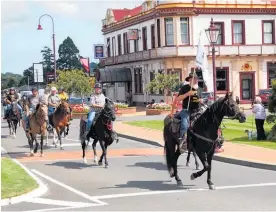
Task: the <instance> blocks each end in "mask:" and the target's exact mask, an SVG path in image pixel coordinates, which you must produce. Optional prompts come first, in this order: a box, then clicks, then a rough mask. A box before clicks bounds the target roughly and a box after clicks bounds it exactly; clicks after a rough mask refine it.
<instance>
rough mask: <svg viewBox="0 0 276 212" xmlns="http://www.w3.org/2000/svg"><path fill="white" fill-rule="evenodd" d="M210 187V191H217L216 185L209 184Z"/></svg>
mask: <svg viewBox="0 0 276 212" xmlns="http://www.w3.org/2000/svg"><path fill="white" fill-rule="evenodd" d="M208 186H209V189H210V190H216V187H215V185H214V184H209V185H208Z"/></svg>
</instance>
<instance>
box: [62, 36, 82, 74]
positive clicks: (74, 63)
mask: <svg viewBox="0 0 276 212" xmlns="http://www.w3.org/2000/svg"><path fill="white" fill-rule="evenodd" d="M58 54H59V59H58V60H57V69H59V70H76V69H81V70H82V65H81V63H80V55H79V50H78V48H77V47H76V46H75V44H74V42H73V40H72V39H71V38H70V37H67V38H66V39H65V40H64V41H63V43H62V44H60V45H59V48H58Z"/></svg>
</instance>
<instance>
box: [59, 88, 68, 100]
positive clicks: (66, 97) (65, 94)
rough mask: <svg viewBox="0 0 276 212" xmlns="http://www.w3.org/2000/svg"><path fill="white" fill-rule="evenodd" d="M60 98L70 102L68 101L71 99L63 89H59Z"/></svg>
mask: <svg viewBox="0 0 276 212" xmlns="http://www.w3.org/2000/svg"><path fill="white" fill-rule="evenodd" d="M58 96H59V98H60V100H62V101H68V99H69V98H68V95H67V93H65V92H64V88H63V87H60V88H59V89H58Z"/></svg>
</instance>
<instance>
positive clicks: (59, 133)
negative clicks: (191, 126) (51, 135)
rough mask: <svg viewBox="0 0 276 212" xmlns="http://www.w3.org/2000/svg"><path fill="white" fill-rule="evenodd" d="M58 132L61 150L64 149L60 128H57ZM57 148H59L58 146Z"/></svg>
mask: <svg viewBox="0 0 276 212" xmlns="http://www.w3.org/2000/svg"><path fill="white" fill-rule="evenodd" d="M56 132H57V136H58V140H59V145H60V146H59V147H60V149H63V146H62V142H61V130H60V128H59V127H57V128H56ZM56 147H57V145H56Z"/></svg>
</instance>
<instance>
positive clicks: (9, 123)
mask: <svg viewBox="0 0 276 212" xmlns="http://www.w3.org/2000/svg"><path fill="white" fill-rule="evenodd" d="M7 122H8V125H9V131H10V136H11V134H12V132H11V130H12V129H11V127H12V126H11V122H10V121H9V120H7Z"/></svg>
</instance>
